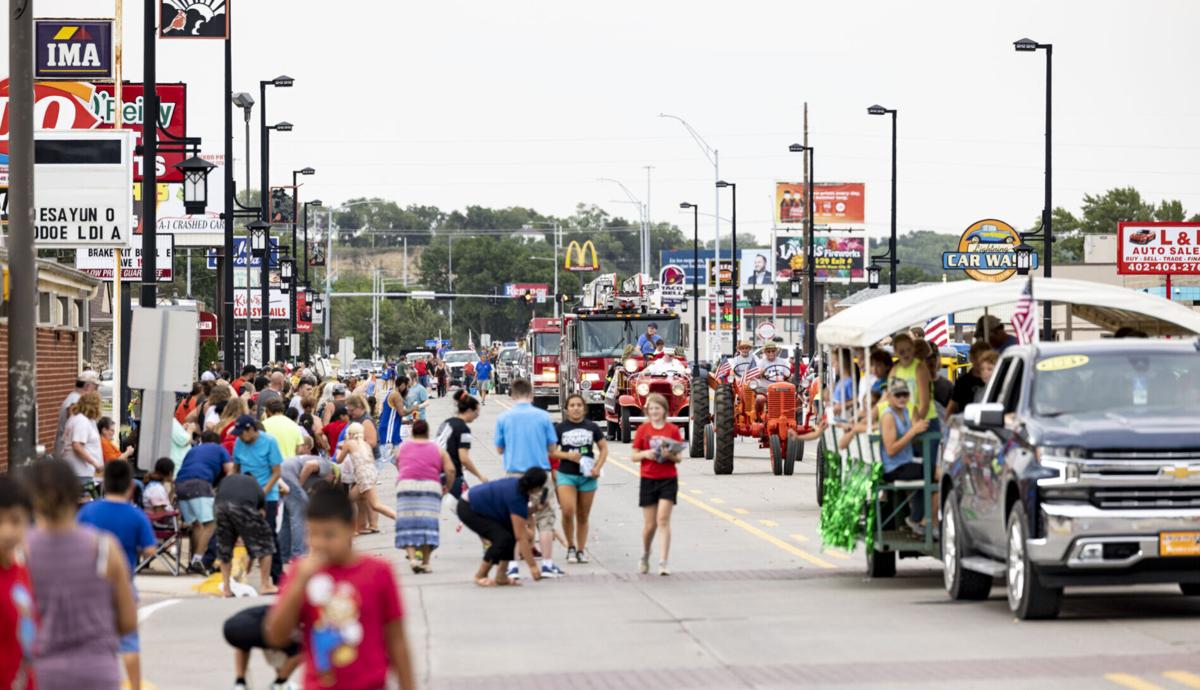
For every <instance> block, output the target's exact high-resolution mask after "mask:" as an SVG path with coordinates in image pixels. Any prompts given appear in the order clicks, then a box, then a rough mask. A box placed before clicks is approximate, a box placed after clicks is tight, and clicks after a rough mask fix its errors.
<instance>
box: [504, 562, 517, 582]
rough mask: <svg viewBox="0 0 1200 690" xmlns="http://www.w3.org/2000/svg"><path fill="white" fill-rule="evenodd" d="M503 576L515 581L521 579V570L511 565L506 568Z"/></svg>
mask: <svg viewBox="0 0 1200 690" xmlns="http://www.w3.org/2000/svg"><path fill="white" fill-rule="evenodd" d="M505 575H508V579H510V580H517V579H520V577H521V570H520V569H519V568H517V565H516V564H515V563H513V564H510V565H509V566H508V570H507V571H506V572H505Z"/></svg>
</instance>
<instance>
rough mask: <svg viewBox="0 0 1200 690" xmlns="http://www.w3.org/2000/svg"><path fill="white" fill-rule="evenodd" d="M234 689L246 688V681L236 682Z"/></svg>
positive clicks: (244, 689) (243, 689) (241, 689)
mask: <svg viewBox="0 0 1200 690" xmlns="http://www.w3.org/2000/svg"><path fill="white" fill-rule="evenodd" d="M233 690H246V684H245V683H234V684H233Z"/></svg>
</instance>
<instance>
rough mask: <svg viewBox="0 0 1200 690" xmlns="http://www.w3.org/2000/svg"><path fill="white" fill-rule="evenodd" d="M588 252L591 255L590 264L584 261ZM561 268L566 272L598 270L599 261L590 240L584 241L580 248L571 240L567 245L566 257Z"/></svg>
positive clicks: (594, 246)
mask: <svg viewBox="0 0 1200 690" xmlns="http://www.w3.org/2000/svg"><path fill="white" fill-rule="evenodd" d="M588 252H591V254H592V260H591V261H590V262H588V261H586V260H585V257H586V256H587V255H588ZM563 268H565V269H566V270H568V271H598V270H600V259H598V258H596V245H594V244H592V241H591V240H585V241H584V243H583V245H582V246H581V245H580V244H579V243H578V242H576V241H575V240H571V243H570V244H568V245H567V257H566V261H565V262H564V263H563Z"/></svg>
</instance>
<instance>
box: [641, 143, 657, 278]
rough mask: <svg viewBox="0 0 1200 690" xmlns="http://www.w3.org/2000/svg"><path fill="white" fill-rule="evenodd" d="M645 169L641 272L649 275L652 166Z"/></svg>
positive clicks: (650, 264)
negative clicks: (644, 219) (644, 209)
mask: <svg viewBox="0 0 1200 690" xmlns="http://www.w3.org/2000/svg"><path fill="white" fill-rule="evenodd" d="M645 167H646V231H645V233H643V234H642V272H643V273H645V274H646V275H650V274H651V272H652V270H653V266H654V262H653V260H652V259H651V257H650V234H651V233H652V232H653V231H654V222H653V221H651V220H650V171H651V170H654V166H653V165H647V166H645Z"/></svg>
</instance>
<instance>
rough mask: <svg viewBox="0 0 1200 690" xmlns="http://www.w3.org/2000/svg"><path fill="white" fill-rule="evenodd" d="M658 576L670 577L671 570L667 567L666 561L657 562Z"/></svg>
mask: <svg viewBox="0 0 1200 690" xmlns="http://www.w3.org/2000/svg"><path fill="white" fill-rule="evenodd" d="M658 574H659V575H663V576H666V575H670V574H671V569H670V568H668V567H667V562H666V561H659V562H658Z"/></svg>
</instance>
